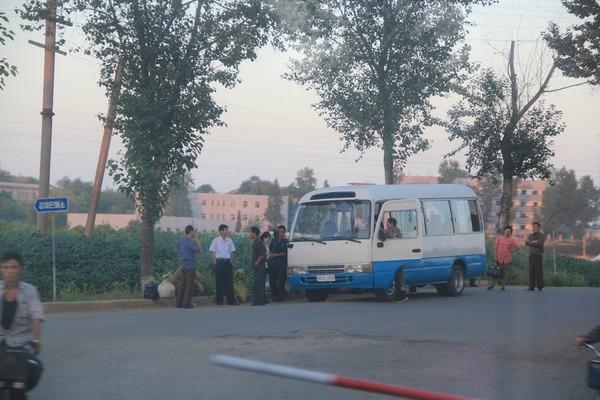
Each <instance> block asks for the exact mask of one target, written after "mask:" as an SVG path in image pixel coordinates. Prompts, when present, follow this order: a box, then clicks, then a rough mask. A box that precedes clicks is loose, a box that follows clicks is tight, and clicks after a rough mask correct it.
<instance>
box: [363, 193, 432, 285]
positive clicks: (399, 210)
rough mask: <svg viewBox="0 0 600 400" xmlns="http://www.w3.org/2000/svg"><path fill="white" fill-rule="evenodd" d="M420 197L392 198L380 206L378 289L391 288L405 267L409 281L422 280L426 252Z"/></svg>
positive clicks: (375, 268) (375, 247) (376, 239)
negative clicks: (423, 259) (422, 262)
mask: <svg viewBox="0 0 600 400" xmlns="http://www.w3.org/2000/svg"><path fill="white" fill-rule="evenodd" d="M420 207H421V203H420V202H419V201H418V200H391V201H387V202H386V203H384V204H383V206H382V207H381V210H380V212H379V217H378V220H377V225H376V229H375V236H374V240H373V272H374V280H375V287H376V288H378V287H379V288H382V287H383V288H385V287H389V285H390V283H391V281H392V279H393V278H394V275H395V274H396V271H397V270H398V268H399V267H402V268H403V272H404V282H405V283H406V284H414V283H419V280H420V278H419V266H420V264H421V258H422V255H423V248H422V246H423V238H422V237H423V234H422V232H423V221H422V218H421V213H420Z"/></svg>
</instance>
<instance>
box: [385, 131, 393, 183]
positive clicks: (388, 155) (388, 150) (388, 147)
mask: <svg viewBox="0 0 600 400" xmlns="http://www.w3.org/2000/svg"><path fill="white" fill-rule="evenodd" d="M383 170H384V172H385V184H386V185H393V184H394V183H395V182H394V144H393V143H391V144H389V143H386V140H384V142H383Z"/></svg>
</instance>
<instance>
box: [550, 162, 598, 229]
mask: <svg viewBox="0 0 600 400" xmlns="http://www.w3.org/2000/svg"><path fill="white" fill-rule="evenodd" d="M552 182H553V184H552V185H551V186H549V187H548V188H547V189H546V190H545V191H544V194H543V197H542V206H541V209H540V216H541V218H542V224H543V225H544V226H545V227H546V230H548V231H550V230H556V231H557V232H558V233H562V234H568V235H575V236H581V234H582V233H583V231H584V229H585V228H586V227H587V225H588V223H589V222H591V221H593V220H594V219H595V218H597V216H598V212H599V209H598V202H599V199H600V190H598V189H597V188H595V187H594V182H593V181H592V179H591V178H590V177H589V176H584V177H583V178H581V179H580V180H579V181H577V177H576V176H575V171H573V170H567V169H566V168H564V167H563V168H561V169H560V170H558V171H556V172H555V173H554V175H553V177H552Z"/></svg>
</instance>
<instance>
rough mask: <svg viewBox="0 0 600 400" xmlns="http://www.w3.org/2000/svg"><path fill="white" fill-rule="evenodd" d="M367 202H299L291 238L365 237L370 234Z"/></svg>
mask: <svg viewBox="0 0 600 400" xmlns="http://www.w3.org/2000/svg"><path fill="white" fill-rule="evenodd" d="M370 221H371V202H370V201H368V200H355V201H348V200H330V201H319V202H313V203H305V204H301V205H300V207H299V209H298V213H297V214H296V219H295V221H294V226H293V227H292V235H291V239H292V241H303V240H343V239H368V238H369V237H370V235H371V223H370Z"/></svg>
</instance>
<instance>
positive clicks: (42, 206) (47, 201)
mask: <svg viewBox="0 0 600 400" xmlns="http://www.w3.org/2000/svg"><path fill="white" fill-rule="evenodd" d="M33 208H35V211H36V212H37V213H38V214H47V213H52V214H55V213H65V212H68V211H69V199H68V198H67V197H47V198H41V199H37V200H36V201H35V203H34V204H33ZM54 228H55V221H54V215H52V232H51V234H52V301H56V240H55V237H54Z"/></svg>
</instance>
